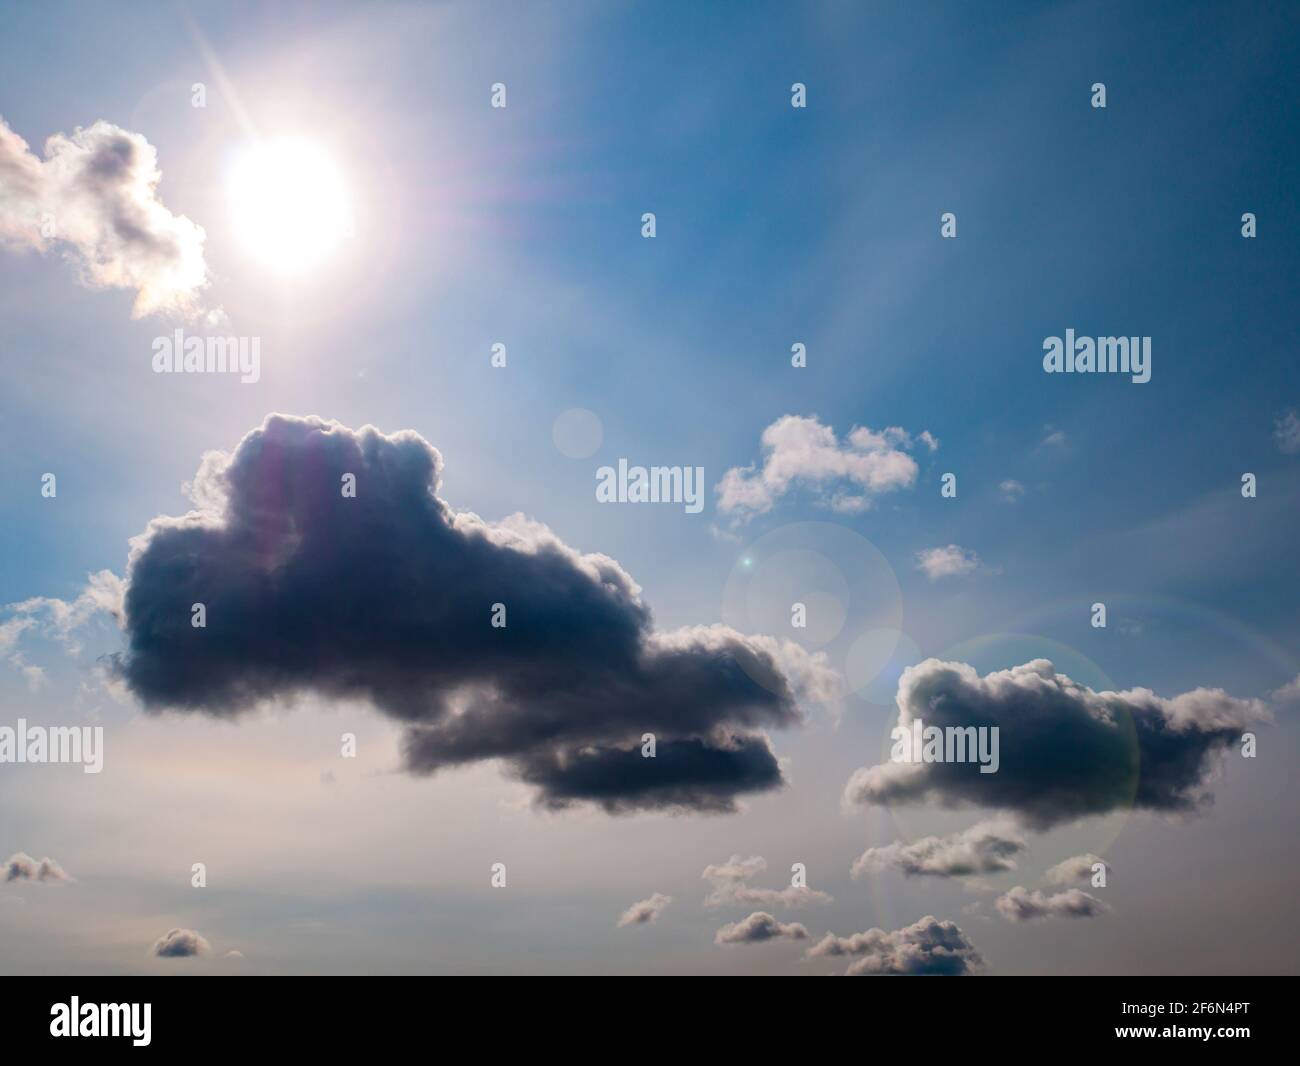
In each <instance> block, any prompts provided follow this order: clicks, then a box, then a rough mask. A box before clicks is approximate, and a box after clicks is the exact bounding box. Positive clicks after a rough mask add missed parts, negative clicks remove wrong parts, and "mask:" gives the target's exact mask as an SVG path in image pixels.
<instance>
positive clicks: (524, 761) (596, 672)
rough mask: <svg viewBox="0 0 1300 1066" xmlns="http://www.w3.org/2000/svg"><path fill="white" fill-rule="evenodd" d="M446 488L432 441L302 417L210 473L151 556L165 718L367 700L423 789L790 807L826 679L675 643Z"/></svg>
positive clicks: (159, 695) (603, 581)
mask: <svg viewBox="0 0 1300 1066" xmlns="http://www.w3.org/2000/svg"><path fill="white" fill-rule="evenodd" d="M441 468H442V458H441V456H440V455H439V453H438V452H437V451H436V450H435V449H434V448H433V447H432V446H431V445H429V444H428V443H427V442H426V441H425V440H423V439H422V438H421V437H420V436H419V435H417V434H416V433H414V432H411V431H404V432H399V433H395V434H392V435H391V436H385V435H384V434H382V433H380V432H379V431H378V430H376V429H374V427H370V426H367V427H364V428H363V429H360V430H357V431H353V430H351V429H348V428H347V427H345V426H341V425H339V424H338V423H332V422H323V421H321V420H320V419H317V418H294V417H289V416H283V415H272V416H270V417H268V418H267V420H266V422H265V423H264V424H263V425H262V426H261V427H260V428H258V429H256V430H254V431H252V432H251V433H249V434H248V435H247V436H246V437H245V438H244V439H243V441H241V442H240V444H239V446H238V448H237V449H236V450H235V452H234V453H233V454H232V455H224V454H221V453H209V454H208V455H206V456H205V457H204V461H203V464H202V467H201V469H200V471H199V475H198V477H197V478H196V480H195V483H194V485H193V486H192V489H191V494H192V496H193V498H194V499H195V501H196V503H198V504H200V506H201V510H199V511H195V512H191V513H190V514H188V515H186V516H184V517H181V518H169V517H159V518H156V519H154V520H153V521H152V522H150V523H149V526H148V528H147V530H146V531H145V533H144V534H143V535H142V536H141V537H140V538H137V540H136V541H134V542H133V550H132V554H131V558H130V562H129V569H128V574H127V592H126V596H125V601H124V615H125V627H126V632H127V640H128V644H127V649H126V651H125V652H124V653H122V654H121V655H119V656H118V657H117V658H116V660H115V662H114V670H115V673H116V674H117V675H118V676H119V677H120V678H121V679H122V680H124V681H125V682H126V684H127V685H128V686H129V688H130V690H131V691H132V692H133V693H134V694H135V695H136V696H137V697H138V698H139V699H140V700H141V702H142V703H144V705H145V706H146V707H148V708H151V709H163V708H170V709H174V710H181V711H195V712H201V713H205V714H210V715H215V716H223V717H232V716H235V715H238V714H239V713H241V712H243V711H245V710H247V709H248V708H250V707H252V706H254V705H256V704H258V703H259V702H261V701H264V700H272V699H286V698H291V697H293V696H294V695H295V694H299V693H304V692H309V691H310V692H316V693H319V694H322V695H325V696H327V697H336V698H349V697H354V698H362V699H365V700H368V701H370V702H371V703H373V704H374V705H375V706H377V707H378V708H380V709H381V710H382V711H384V712H385V713H386V714H388V715H390V716H392V717H393V718H395V719H398V720H400V721H402V722H404V723H406V724H407V726H408V729H407V732H406V734H405V736H404V740H403V743H402V752H403V756H404V761H405V765H406V767H407V769H409V770H410V771H412V772H414V773H418V774H430V773H433V772H435V771H438V770H441V769H444V768H447V767H453V766H457V765H463V764H467V763H473V762H477V761H480V760H486V759H500V760H504V762H505V765H506V767H507V769H508V771H509V772H510V773H511V774H512V775H514V776H515V777H517V778H519V779H520V780H522V781H524V782H526V783H528V784H530V785H534V786H536V788H537V790H538V796H539V802H540V803H542V804H544V805H547V806H552V807H564V806H566V805H568V804H571V803H573V802H576V801H589V802H593V803H596V804H599V805H601V806H603V807H604V808H605V809H606V810H608V811H625V810H633V809H638V808H685V809H692V810H704V811H729V810H732V809H734V805H735V799H736V797H737V796H738V795H741V794H743V793H749V792H759V791H763V790H768V789H774V788H777V787H779V786H780V785H781V784H782V780H783V779H782V774H781V770H780V767H779V766H778V763H777V759H776V756H775V754H774V753H773V751H772V747H771V744H770V743H769V741H768V738H767V736H766V734H765V733H764V729H766V728H769V727H770V728H783V727H788V726H794V725H797V724H798V723H799V722H801V720H802V717H803V715H802V712H801V709H800V705H801V702H802V701H803V700H805V699H820V698H822V697H823V696H824V695H826V694H827V693H828V692H829V691H830V687H829V686H830V683H831V682H830V677H831V676H832V675H830V674H829V671H827V670H826V668H825V667H824V665H822V660H820V659H819V658H816V657H813V656H810V655H809V654H808V653H806V652H804V651H802V650H801V649H799V648H798V647H797V646H796V645H794V644H792V643H788V642H787V643H778V642H777V641H775V640H773V639H771V638H766V637H746V636H743V635H742V634H740V633H737V632H736V631H735V630H732V629H729V628H726V627H723V626H712V627H694V628H686V629H680V630H676V631H673V632H667V633H662V632H657V631H655V630H654V628H653V626H652V622H651V615H650V610H649V608H648V607H647V606H646V605H645V604H644V603H643V602H642V600H641V596H640V589H639V588H638V586H637V585H636V583H635V582H634V581H633V580H632V578H631V577H630V576H629V575H628V574H627V573H626V572H625V571H624V570H623V569H622V568H621V567H620V566H619V565H618V563H617V562H615V561H614V560H613V559H611V558H609V557H608V556H605V555H600V554H587V555H583V554H580V553H579V552H577V551H575V550H574V549H572V548H570V547H569V546H567V545H566V544H564V543H563V542H562V541H560V540H559V538H557V537H556V536H555V535H554V534H553V533H551V532H550V531H549V530H548V529H547V528H546V527H545V526H542V525H540V524H539V523H536V522H532V521H529V520H527V519H525V518H523V517H522V516H520V515H515V516H512V517H511V518H509V519H506V520H505V521H502V522H498V523H489V522H485V521H484V520H482V519H481V518H479V517H478V516H477V515H475V514H472V513H469V512H460V513H457V512H454V511H452V510H451V508H450V507H448V505H447V504H446V503H444V502H443V501H442V500H441V499H439V498H438V496H437V494H436V491H437V488H438V484H439V479H440V474H441ZM345 474H353V475H355V479H356V495H355V498H348V497H345V496H344V495H343V494H342V492H341V491H340V489H341V484H342V479H343V477H344V475H345ZM195 603H202V604H204V605H205V608H206V613H207V625H206V628H201V629H196V628H194V627H193V626H192V625H191V605H193V604H195ZM497 603H500V604H503V605H504V606H505V609H506V617H505V620H506V625H505V627H504V628H497V627H494V626H493V625H492V624H491V622H492V616H493V605H494V604H497ZM646 733H653V734H654V735H655V748H656V752H655V757H654V758H644V757H643V756H642V737H643V735H644V734H646Z"/></svg>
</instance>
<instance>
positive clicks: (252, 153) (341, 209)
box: [227, 137, 353, 278]
mask: <svg viewBox="0 0 1300 1066" xmlns="http://www.w3.org/2000/svg"><path fill="white" fill-rule="evenodd" d="M227 197H228V202H229V205H230V220H231V225H232V227H233V229H234V232H235V236H236V238H237V239H238V241H239V244H240V245H241V247H242V248H243V249H244V251H245V252H246V253H247V254H248V256H249V257H250V258H251V259H253V260H255V261H256V262H257V263H258V264H260V265H261V266H262V267H263V268H265V269H266V270H267V271H269V272H270V273H272V274H275V275H277V276H280V277H283V278H297V277H302V276H303V275H306V274H309V273H311V272H313V271H315V270H317V269H319V268H321V267H323V266H324V265H325V264H326V263H328V262H329V260H330V259H332V258H333V257H334V255H335V254H336V253H337V252H338V250H339V247H340V246H341V245H342V244H343V242H344V240H345V239H346V238H347V237H349V236H350V235H351V234H352V229H353V217H352V206H351V198H350V195H349V191H348V186H347V182H346V181H345V180H344V177H343V172H342V171H341V170H340V169H339V166H338V164H337V163H336V162H335V161H334V159H333V158H332V157H331V156H330V154H329V152H327V151H326V150H325V149H324V148H322V147H321V146H320V145H319V144H317V143H315V142H314V141H311V140H309V139H307V138H303V137H279V138H276V139H274V140H264V141H258V142H256V143H254V144H252V145H249V146H248V147H247V148H245V149H244V150H243V151H241V152H240V153H239V155H238V156H237V157H236V158H235V160H234V163H233V165H232V166H231V168H230V174H229V180H228V184H227Z"/></svg>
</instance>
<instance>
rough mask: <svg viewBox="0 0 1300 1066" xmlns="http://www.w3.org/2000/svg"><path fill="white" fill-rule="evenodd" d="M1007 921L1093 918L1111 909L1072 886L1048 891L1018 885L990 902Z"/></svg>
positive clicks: (1092, 896) (1094, 897)
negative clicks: (1047, 892) (1060, 890)
mask: <svg viewBox="0 0 1300 1066" xmlns="http://www.w3.org/2000/svg"><path fill="white" fill-rule="evenodd" d="M993 905H994V906H995V907H997V909H998V913H999V914H1001V915H1002V917H1003V918H1005V919H1006V920H1007V921H1009V922H1033V921H1037V920H1039V919H1042V918H1095V917H1096V916H1097V915H1099V914H1103V913H1105V912H1106V911H1108V910H1110V908H1109V907H1108V906H1106V904H1104V903H1102V901H1101V900H1099V899H1098V898H1097V897H1096V896H1094V895H1091V894H1090V893H1087V892H1084V891H1083V890H1082V889H1078V888H1071V889H1067V890H1066V891H1064V892H1055V893H1052V894H1051V895H1048V894H1046V893H1044V892H1039V891H1037V890H1035V891H1033V892H1030V891H1028V890H1027V889H1025V888H1022V887H1021V886H1020V885H1017V886H1016V887H1015V888H1013V889H1011V891H1010V892H1006V893H1004V894H1003V895H1001V896H999V897H998V898H997V901H996V902H995V903H994V904H993Z"/></svg>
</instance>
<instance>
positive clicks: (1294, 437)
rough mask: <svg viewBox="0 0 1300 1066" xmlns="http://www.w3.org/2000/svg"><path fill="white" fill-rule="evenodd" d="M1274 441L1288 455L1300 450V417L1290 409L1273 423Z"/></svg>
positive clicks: (1279, 449)
mask: <svg viewBox="0 0 1300 1066" xmlns="http://www.w3.org/2000/svg"><path fill="white" fill-rule="evenodd" d="M1273 443H1274V444H1276V445H1277V447H1278V451H1280V452H1283V453H1284V454H1286V455H1295V454H1296V452H1300V417H1297V416H1296V413H1295V412H1294V411H1288V412H1287V413H1286V414H1284V415H1283V416H1282V417H1281V418H1279V419H1278V420H1277V421H1276V422H1274V423H1273Z"/></svg>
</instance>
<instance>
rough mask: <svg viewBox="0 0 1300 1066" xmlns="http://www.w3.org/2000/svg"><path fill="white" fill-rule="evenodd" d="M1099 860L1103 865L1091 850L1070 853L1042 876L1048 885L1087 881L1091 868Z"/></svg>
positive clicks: (1090, 874) (1090, 876) (1089, 877)
mask: <svg viewBox="0 0 1300 1066" xmlns="http://www.w3.org/2000/svg"><path fill="white" fill-rule="evenodd" d="M1099 862H1100V863H1102V865H1103V866H1105V865H1106V864H1105V863H1104V862H1102V860H1101V859H1100V858H1099V857H1098V856H1096V855H1094V854H1092V852H1087V853H1085V854H1083V855H1071V856H1070V857H1069V858H1068V859H1065V860H1063V861H1061V862H1058V863H1057V864H1056V865H1055V866H1053V867H1052V868H1051V869H1050V870H1048V871H1047V873H1046V874H1044V875H1043V877H1044V880H1046V881H1047V883H1048V884H1049V885H1070V884H1074V883H1075V882H1076V881H1088V880H1091V878H1092V868H1093V867H1094V866H1095V865H1097V863H1099ZM1107 869H1109V867H1107Z"/></svg>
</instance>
